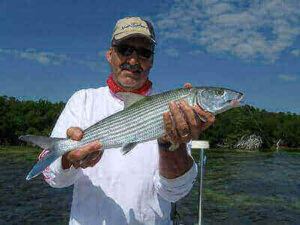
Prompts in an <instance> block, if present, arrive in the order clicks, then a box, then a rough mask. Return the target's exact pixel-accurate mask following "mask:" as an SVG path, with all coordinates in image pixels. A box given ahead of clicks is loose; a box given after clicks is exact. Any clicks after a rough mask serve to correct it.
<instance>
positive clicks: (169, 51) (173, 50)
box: [164, 48, 179, 58]
mask: <svg viewBox="0 0 300 225" xmlns="http://www.w3.org/2000/svg"><path fill="white" fill-rule="evenodd" d="M164 51H165V53H166V54H167V55H168V56H171V57H173V58H177V57H178V56H179V52H178V50H177V49H176V48H166V49H165V50H164Z"/></svg>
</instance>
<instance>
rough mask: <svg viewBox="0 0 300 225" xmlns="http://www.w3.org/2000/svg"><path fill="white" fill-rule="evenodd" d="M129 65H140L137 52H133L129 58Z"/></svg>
mask: <svg viewBox="0 0 300 225" xmlns="http://www.w3.org/2000/svg"><path fill="white" fill-rule="evenodd" d="M128 63H129V64H130V65H135V64H137V63H138V55H137V53H136V51H133V53H132V54H131V55H130V56H129V57H128Z"/></svg>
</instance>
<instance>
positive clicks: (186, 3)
mask: <svg viewBox="0 0 300 225" xmlns="http://www.w3.org/2000/svg"><path fill="white" fill-rule="evenodd" d="M299 8H300V1H298V0H264V1H262V0H252V1H246V0H200V1H199V0H198V1H197V0H175V1H174V4H173V5H172V6H171V8H170V10H169V11H167V12H165V13H162V14H160V15H158V16H157V17H156V19H154V22H155V25H156V28H157V29H156V30H157V34H158V36H159V39H160V41H161V42H162V43H163V42H164V41H166V40H170V39H180V40H185V41H187V42H188V43H190V44H193V45H196V46H197V45H198V46H199V49H205V50H206V51H207V52H210V53H214V54H229V55H232V56H236V57H240V58H242V59H244V60H247V61H248V60H255V59H259V60H262V61H264V62H268V63H272V62H274V61H276V60H277V59H278V58H279V56H280V54H281V52H282V51H283V50H285V49H287V48H289V47H290V46H291V45H292V44H293V42H294V41H295V40H296V38H297V36H299V34H300V23H299V17H300V10H299Z"/></svg>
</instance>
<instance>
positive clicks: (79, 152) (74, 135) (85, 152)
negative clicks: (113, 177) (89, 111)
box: [62, 127, 103, 169]
mask: <svg viewBox="0 0 300 225" xmlns="http://www.w3.org/2000/svg"><path fill="white" fill-rule="evenodd" d="M67 136H68V137H69V138H71V139H72V140H75V141H80V140H81V139H82V136H83V132H82V130H81V129H80V128H78V127H70V128H69V129H68V130H67ZM101 147H102V145H101V144H100V143H99V142H92V143H89V144H88V145H86V146H83V147H80V148H77V149H74V150H72V151H70V152H67V153H65V154H64V155H63V156H62V168H63V169H69V168H70V167H71V166H72V165H73V166H74V167H75V168H76V169H77V168H79V167H80V168H83V169H85V168H87V167H93V166H94V165H96V163H97V162H99V160H100V159H101V157H102V154H103V151H99V149H100V148H101Z"/></svg>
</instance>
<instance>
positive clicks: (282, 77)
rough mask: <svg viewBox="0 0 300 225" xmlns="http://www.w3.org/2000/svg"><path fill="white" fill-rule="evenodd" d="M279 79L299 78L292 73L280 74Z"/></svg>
mask: <svg viewBox="0 0 300 225" xmlns="http://www.w3.org/2000/svg"><path fill="white" fill-rule="evenodd" d="M278 77H279V79H281V80H284V81H296V80H298V79H299V76H297V75H294V74H280V75H278Z"/></svg>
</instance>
